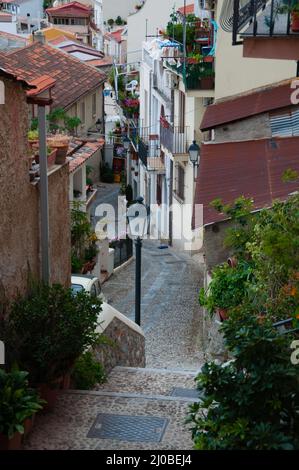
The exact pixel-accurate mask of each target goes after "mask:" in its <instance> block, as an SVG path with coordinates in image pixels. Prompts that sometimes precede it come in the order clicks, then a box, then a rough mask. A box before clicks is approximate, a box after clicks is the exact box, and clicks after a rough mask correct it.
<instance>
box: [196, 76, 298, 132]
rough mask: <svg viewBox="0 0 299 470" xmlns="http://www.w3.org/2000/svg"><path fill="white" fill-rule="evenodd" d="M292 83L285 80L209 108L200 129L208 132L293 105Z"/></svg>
mask: <svg viewBox="0 0 299 470" xmlns="http://www.w3.org/2000/svg"><path fill="white" fill-rule="evenodd" d="M291 82H292V80H291V79H290V80H285V81H283V82H280V83H277V84H271V85H268V86H266V87H263V88H260V89H258V90H253V91H251V92H250V93H244V94H242V95H237V96H233V97H231V98H230V99H226V100H225V101H221V102H218V103H215V104H211V105H210V106H208V107H207V109H206V112H205V114H204V117H203V120H202V122H201V126H200V129H201V130H202V131H206V130H208V129H213V128H215V127H217V126H220V125H222V124H227V123H229V122H234V121H238V120H240V119H244V118H247V117H250V116H254V115H256V114H261V113H264V112H267V111H271V110H273V109H279V108H283V107H285V106H289V105H291V93H292V91H294V90H292V89H291Z"/></svg>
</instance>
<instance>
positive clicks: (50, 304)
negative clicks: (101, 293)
mask: <svg viewBox="0 0 299 470" xmlns="http://www.w3.org/2000/svg"><path fill="white" fill-rule="evenodd" d="M100 311H101V301H99V300H98V299H96V298H91V297H90V295H89V294H88V293H86V292H84V291H81V292H78V293H76V295H74V294H73V293H72V290H71V289H67V288H65V287H63V286H61V285H53V286H47V285H35V286H33V287H32V288H31V291H30V292H29V294H28V295H27V296H26V297H25V298H20V299H18V300H17V301H16V302H15V303H14V304H13V306H12V309H11V312H10V314H9V315H8V318H7V319H6V324H5V344H6V347H7V359H8V361H9V363H10V364H12V363H14V362H16V363H17V364H18V365H19V366H20V367H21V368H22V369H25V370H28V371H29V373H30V379H31V382H32V383H34V384H38V383H51V382H52V381H54V380H55V379H57V378H59V377H61V376H62V375H63V374H65V373H66V372H67V371H68V370H69V368H70V367H71V365H72V364H73V363H74V361H75V360H76V359H77V358H78V357H79V356H80V354H82V353H83V352H84V351H85V350H86V348H88V347H90V346H92V345H93V344H95V343H96V342H97V341H98V339H99V334H98V333H96V327H97V325H98V315H99V313H100Z"/></svg>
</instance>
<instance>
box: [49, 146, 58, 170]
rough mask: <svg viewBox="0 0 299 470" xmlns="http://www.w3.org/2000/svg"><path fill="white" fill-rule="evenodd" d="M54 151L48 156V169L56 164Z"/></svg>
mask: <svg viewBox="0 0 299 470" xmlns="http://www.w3.org/2000/svg"><path fill="white" fill-rule="evenodd" d="M56 153H57V152H56V149H52V151H51V153H50V154H48V168H50V167H51V166H53V165H55V163H56Z"/></svg>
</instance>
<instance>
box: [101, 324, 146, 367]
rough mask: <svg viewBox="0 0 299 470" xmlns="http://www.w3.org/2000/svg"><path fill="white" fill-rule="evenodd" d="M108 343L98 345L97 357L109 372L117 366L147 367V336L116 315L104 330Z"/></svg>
mask: <svg viewBox="0 0 299 470" xmlns="http://www.w3.org/2000/svg"><path fill="white" fill-rule="evenodd" d="M103 336H104V338H105V339H106V340H107V342H106V344H101V345H99V346H97V347H96V349H95V351H94V353H95V357H96V359H97V360H98V361H99V362H100V363H101V364H102V365H103V366H104V368H105V371H106V373H109V372H110V371H111V370H112V369H113V368H114V367H115V366H126V367H145V338H144V336H143V335H142V334H140V333H139V332H138V331H136V330H135V329H132V328H130V326H129V325H128V324H127V323H124V322H123V321H121V320H120V319H119V318H117V317H114V318H113V319H112V321H111V322H110V323H109V324H108V326H107V327H106V328H105V330H104V331H103Z"/></svg>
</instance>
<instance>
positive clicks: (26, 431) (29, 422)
mask: <svg viewBox="0 0 299 470" xmlns="http://www.w3.org/2000/svg"><path fill="white" fill-rule="evenodd" d="M34 419H35V414H34V415H33V416H31V418H27V419H25V421H24V434H23V440H24V439H26V437H27V436H28V434H30V433H31V431H32V428H33V424H34Z"/></svg>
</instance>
